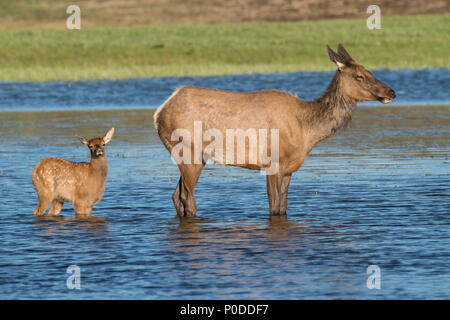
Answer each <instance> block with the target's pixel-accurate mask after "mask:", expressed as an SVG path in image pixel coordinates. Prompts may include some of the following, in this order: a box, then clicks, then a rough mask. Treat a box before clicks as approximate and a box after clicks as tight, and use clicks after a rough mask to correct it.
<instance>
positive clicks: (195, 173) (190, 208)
mask: <svg viewBox="0 0 450 320" xmlns="http://www.w3.org/2000/svg"><path fill="white" fill-rule="evenodd" d="M178 167H179V169H180V173H181V178H180V181H179V182H178V185H177V188H176V189H175V192H174V194H173V196H172V199H173V203H174V205H175V208H176V209H177V214H178V216H180V217H182V216H195V213H196V212H197V206H196V204H195V186H196V185H197V182H198V179H199V177H200V173H201V172H202V169H203V164H180V165H179V166H178Z"/></svg>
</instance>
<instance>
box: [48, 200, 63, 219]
mask: <svg viewBox="0 0 450 320" xmlns="http://www.w3.org/2000/svg"><path fill="white" fill-rule="evenodd" d="M63 204H64V201H59V200H53V201H52V205H51V206H50V209H49V210H48V215H49V216H57V215H58V214H59V213H60V212H61V209H62V207H63Z"/></svg>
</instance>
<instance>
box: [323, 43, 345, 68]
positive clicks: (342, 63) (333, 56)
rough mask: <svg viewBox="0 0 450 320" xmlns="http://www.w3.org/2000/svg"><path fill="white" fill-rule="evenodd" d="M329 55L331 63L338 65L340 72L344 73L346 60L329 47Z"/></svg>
mask: <svg viewBox="0 0 450 320" xmlns="http://www.w3.org/2000/svg"><path fill="white" fill-rule="evenodd" d="M327 50H328V55H329V56H330V60H331V62H333V63H334V64H335V65H337V67H338V69H339V71H342V69H344V67H345V59H344V58H343V57H341V56H340V55H339V54H337V53H336V52H334V51H333V50H331V48H330V47H329V46H328V45H327Z"/></svg>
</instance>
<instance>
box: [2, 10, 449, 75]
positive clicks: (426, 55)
mask: <svg viewBox="0 0 450 320" xmlns="http://www.w3.org/2000/svg"><path fill="white" fill-rule="evenodd" d="M381 23H382V29H381V30H368V29H367V27H366V21H365V20H324V21H314V22H283V23H270V22H262V23H238V24H215V25H184V26H181V25H169V26H144V27H142V26H140V27H120V28H87V29H81V30H43V29H42V30H22V31H6V30H5V31H0V80H33V81H46V80H54V79H64V80H77V79H103V78H108V79H116V78H130V77H155V76H185V75H222V74H237V73H252V72H282V71H300V70H309V71H311V70H331V69H333V68H334V66H333V65H332V64H331V62H330V61H329V59H328V55H327V52H326V50H325V44H329V45H330V46H331V47H333V48H336V46H337V44H338V43H339V42H340V43H343V44H344V45H345V47H346V48H347V50H348V51H349V52H350V54H351V55H352V56H353V58H354V59H355V60H356V61H357V62H359V63H361V64H363V65H365V66H366V67H368V68H405V67H411V68H413V67H418V68H422V67H449V66H450V58H449V43H450V36H449V32H448V30H450V14H439V15H419V16H391V17H385V18H382V21H381Z"/></svg>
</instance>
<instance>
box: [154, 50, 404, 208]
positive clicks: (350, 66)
mask: <svg viewBox="0 0 450 320" xmlns="http://www.w3.org/2000/svg"><path fill="white" fill-rule="evenodd" d="M328 52H329V55H330V59H331V60H332V62H334V63H335V64H336V65H337V66H338V71H336V74H335V75H334V77H333V80H332V81H331V84H330V85H329V87H328V88H327V90H326V91H325V93H324V95H323V96H322V97H321V98H319V99H317V100H314V101H310V102H308V101H304V100H301V99H299V98H298V97H296V96H293V95H291V94H289V93H285V92H280V91H276V90H263V91H257V92H245V93H237V92H231V91H225V90H213V89H206V88H199V87H181V88H179V89H177V90H176V91H175V92H174V93H173V94H172V96H171V97H169V99H167V100H166V102H165V103H164V104H163V105H162V106H161V107H159V108H158V110H157V111H156V112H155V115H154V121H155V126H156V130H157V131H158V134H159V136H160V138H161V140H162V142H163V143H164V145H165V146H166V148H167V149H168V150H169V152H171V151H172V149H173V147H174V146H175V145H176V144H177V143H178V142H177V141H175V142H174V141H171V135H172V132H173V131H174V130H175V129H178V128H183V129H187V130H188V131H189V132H190V133H191V136H193V126H194V121H201V122H202V125H203V130H206V129H210V128H216V129H218V130H219V131H220V132H222V133H223V136H224V137H225V131H226V129H236V128H240V129H242V130H247V129H250V128H256V129H267V130H270V129H273V128H276V129H279V141H280V143H279V172H278V173H277V174H274V175H267V193H268V198H269V208H270V213H271V214H272V215H280V214H285V213H286V207H287V193H288V188H289V182H290V179H291V175H292V173H293V172H294V171H297V170H298V169H299V168H300V167H301V166H302V164H303V162H304V161H305V159H306V157H307V156H308V154H309V153H310V151H311V149H312V148H313V147H314V146H315V145H316V144H317V143H319V142H320V141H322V140H324V139H326V138H327V137H329V136H330V135H332V134H333V133H334V132H335V131H336V130H337V129H338V128H340V127H342V126H345V125H346V124H347V123H348V121H350V119H351V115H352V112H353V110H354V109H355V107H356V104H357V102H358V101H362V100H365V101H366V100H380V101H382V102H383V103H388V102H389V101H390V100H392V99H393V98H394V97H395V93H394V91H393V90H392V89H391V88H389V87H388V86H386V85H385V84H383V83H382V82H380V81H379V80H377V79H375V78H374V77H373V75H372V74H371V73H370V72H369V71H368V70H366V69H365V68H364V67H363V66H361V65H359V64H357V63H355V62H354V61H353V59H352V58H351V57H350V55H349V54H348V53H347V52H346V51H345V49H344V48H343V46H342V45H339V47H338V53H336V52H334V51H332V50H331V49H330V48H329V47H328ZM224 145H225V143H224ZM206 146H207V144H204V145H203V148H205V147H206ZM246 147H248V144H246ZM268 147H269V148H268V149H269V152H268V154H271V150H270V143H269V144H268ZM191 149H193V146H192V148H191ZM248 151H249V150H248V149H247V150H246V152H247V153H248ZM246 159H248V155H247V154H246ZM233 165H236V166H239V167H244V168H248V169H263V168H264V166H263V165H262V164H261V163H258V164H257V165H251V164H249V163H248V162H246V163H244V164H239V165H238V164H233ZM203 166H204V163H203V164H179V165H178V167H179V169H180V173H181V177H180V180H179V183H178V185H177V187H176V189H175V192H174V194H173V196H172V200H173V202H174V205H175V208H176V210H177V214H178V215H179V216H193V215H195V213H196V210H197V209H196V204H195V195H194V191H195V186H196V184H197V181H198V179H199V176H200V173H201V171H202V168H203Z"/></svg>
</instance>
